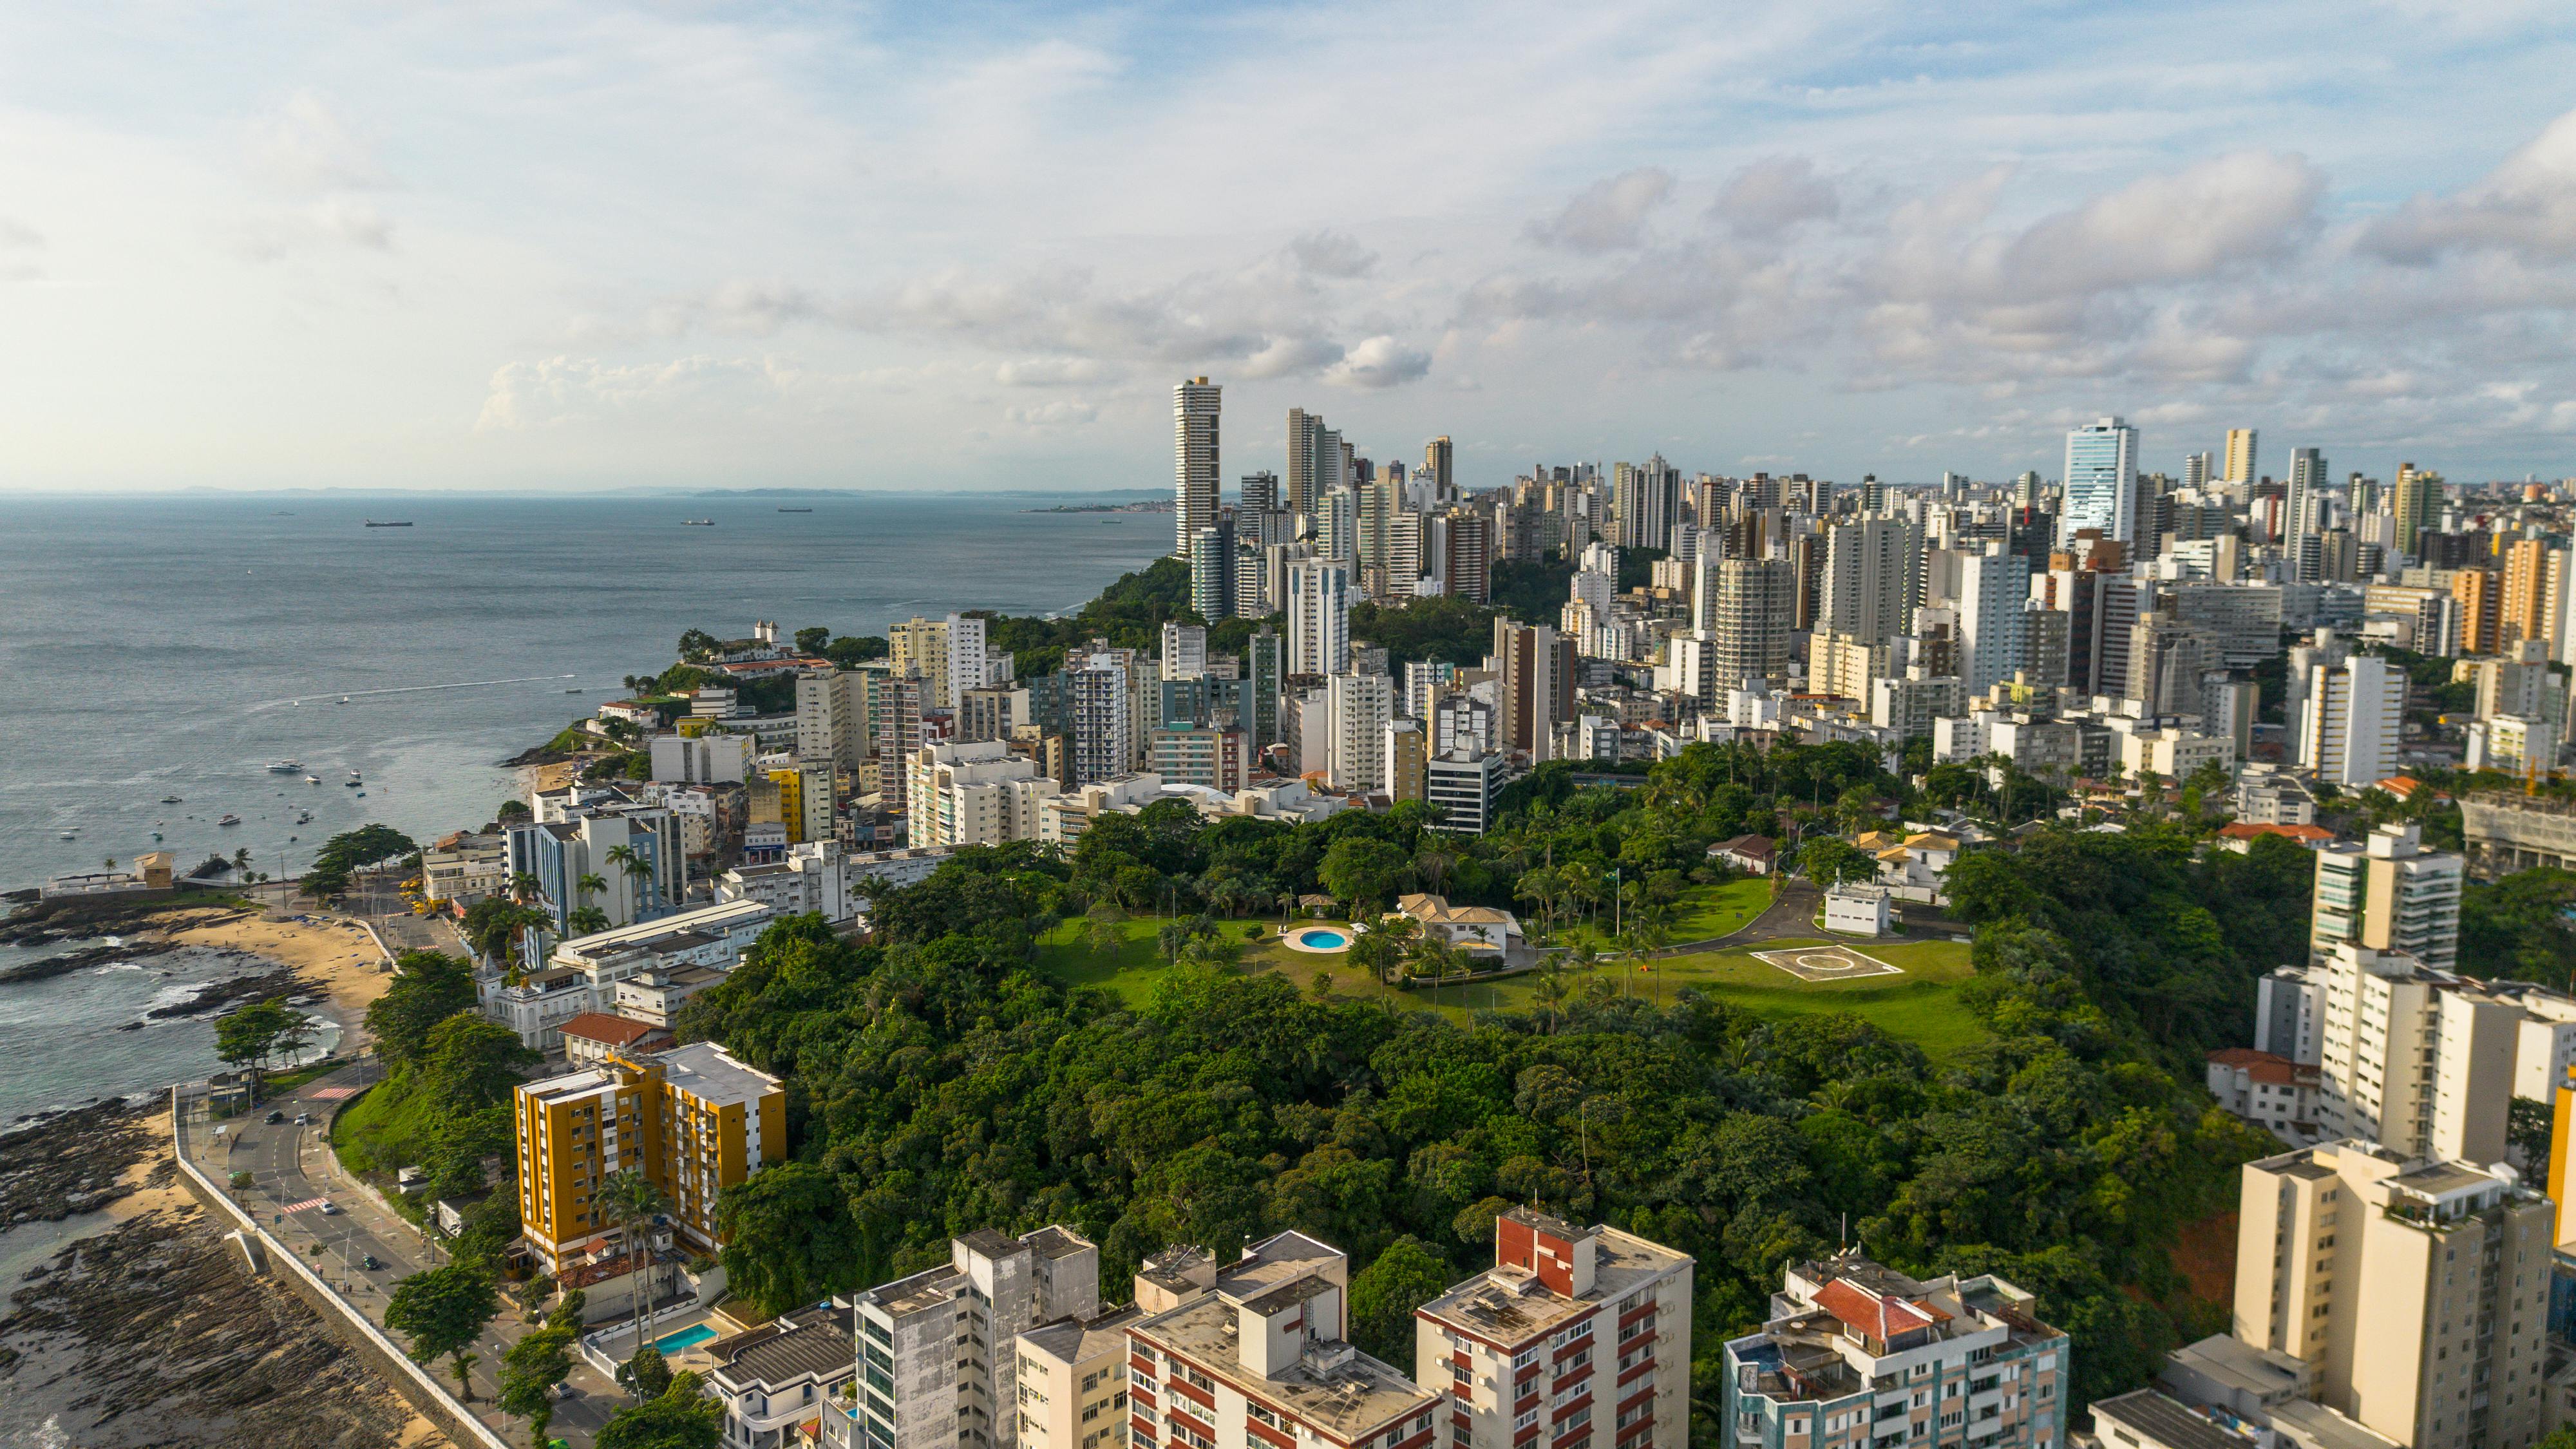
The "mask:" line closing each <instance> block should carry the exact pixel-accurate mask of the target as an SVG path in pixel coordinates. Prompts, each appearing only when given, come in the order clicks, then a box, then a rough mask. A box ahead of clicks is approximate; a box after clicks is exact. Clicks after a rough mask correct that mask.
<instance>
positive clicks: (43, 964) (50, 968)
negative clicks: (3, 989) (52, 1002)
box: [0, 937, 179, 986]
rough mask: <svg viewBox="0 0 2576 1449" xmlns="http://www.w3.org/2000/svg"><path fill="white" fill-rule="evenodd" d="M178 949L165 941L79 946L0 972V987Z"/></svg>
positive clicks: (166, 939)
mask: <svg viewBox="0 0 2576 1449" xmlns="http://www.w3.org/2000/svg"><path fill="white" fill-rule="evenodd" d="M178 949H179V943H178V942H177V941H174V940H171V939H168V938H167V937H151V938H146V939H143V940H138V941H123V942H119V943H118V944H116V945H113V946H83V947H81V948H80V949H78V950H76V951H63V952H59V953H57V954H55V955H51V956H45V957H40V958H38V959H37V960H34V961H26V962H21V963H20V964H18V965H16V966H12V967H10V968H9V969H8V970H6V971H0V986H9V985H13V984H15V983H17V982H21V981H50V980H52V979H53V978H55V977H57V976H69V975H70V974H72V973H73V972H75V971H78V970H80V969H81V968H82V967H84V966H104V965H106V964H107V963H109V962H110V961H131V960H134V959H135V958H137V957H141V956H158V955H160V954H161V953H163V952H164V951H176V950H178Z"/></svg>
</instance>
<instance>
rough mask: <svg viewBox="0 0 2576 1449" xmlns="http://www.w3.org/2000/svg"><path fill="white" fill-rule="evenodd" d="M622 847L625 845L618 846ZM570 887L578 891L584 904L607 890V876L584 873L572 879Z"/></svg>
mask: <svg viewBox="0 0 2576 1449" xmlns="http://www.w3.org/2000/svg"><path fill="white" fill-rule="evenodd" d="M624 848H625V847H623V846H620V847H619V849H621V850H622V849H624ZM572 888H573V889H574V890H575V891H577V892H579V893H580V901H581V904H583V905H585V906H586V905H589V904H590V898H591V897H592V896H595V895H603V894H605V893H606V892H607V890H608V877H606V876H603V875H585V876H583V877H582V878H581V879H579V880H577V881H574V882H573V883H572Z"/></svg>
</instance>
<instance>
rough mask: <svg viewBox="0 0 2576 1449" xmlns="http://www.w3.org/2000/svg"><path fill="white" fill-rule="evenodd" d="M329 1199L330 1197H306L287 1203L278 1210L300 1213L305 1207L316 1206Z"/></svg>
mask: <svg viewBox="0 0 2576 1449" xmlns="http://www.w3.org/2000/svg"><path fill="white" fill-rule="evenodd" d="M329 1201H330V1199H329V1198H327V1197H308V1198H306V1199H305V1200H304V1201H302V1202H291V1203H288V1204H287V1205H286V1206H284V1207H282V1208H279V1209H278V1211H279V1212H282V1213H300V1212H303V1211H304V1210H305V1209H307V1208H318V1207H320V1206H321V1205H322V1204H324V1203H326V1202H329Z"/></svg>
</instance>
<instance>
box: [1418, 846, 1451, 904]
mask: <svg viewBox="0 0 2576 1449" xmlns="http://www.w3.org/2000/svg"><path fill="white" fill-rule="evenodd" d="M1457 863H1458V858H1457V857H1456V856H1453V855H1451V854H1450V853H1449V852H1447V851H1445V850H1442V849H1441V848H1440V847H1439V845H1438V844H1436V843H1434V842H1431V841H1425V842H1423V846H1422V853H1421V854H1419V855H1417V856H1415V857H1414V858H1413V868H1414V869H1416V870H1418V871H1420V872H1422V878H1423V879H1424V880H1426V881H1428V882H1430V883H1431V893H1432V894H1433V895H1438V894H1440V888H1441V886H1442V885H1443V884H1444V883H1445V882H1447V880H1448V879H1449V870H1450V868H1451V867H1452V866H1455V865H1456V864H1457Z"/></svg>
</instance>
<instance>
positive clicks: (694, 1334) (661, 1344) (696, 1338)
mask: <svg viewBox="0 0 2576 1449" xmlns="http://www.w3.org/2000/svg"><path fill="white" fill-rule="evenodd" d="M715 1336H716V1331H715V1330H714V1329H712V1328H709V1327H707V1326H706V1325H705V1324H703V1323H693V1324H691V1325H689V1326H688V1327H686V1328H683V1329H681V1330H680V1331H679V1332H677V1333H673V1334H667V1335H665V1336H663V1337H661V1338H657V1339H655V1340H653V1346H654V1347H655V1348H658V1349H660V1350H661V1351H662V1352H663V1353H664V1354H674V1353H678V1352H679V1351H680V1350H682V1349H684V1348H695V1347H697V1346H698V1345H699V1344H702V1343H704V1342H706V1341H707V1340H708V1339H710V1338H713V1337H715Z"/></svg>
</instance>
